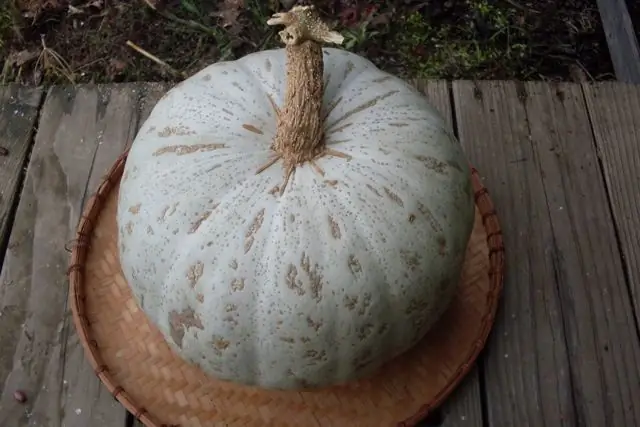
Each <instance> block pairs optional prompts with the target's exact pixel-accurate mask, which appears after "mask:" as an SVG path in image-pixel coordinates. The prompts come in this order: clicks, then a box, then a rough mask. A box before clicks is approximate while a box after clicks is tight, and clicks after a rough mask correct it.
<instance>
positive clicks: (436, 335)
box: [69, 153, 504, 427]
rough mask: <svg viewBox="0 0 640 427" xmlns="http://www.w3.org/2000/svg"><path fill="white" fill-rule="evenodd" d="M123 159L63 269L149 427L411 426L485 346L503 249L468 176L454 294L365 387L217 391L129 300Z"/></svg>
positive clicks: (90, 345) (90, 346) (227, 387)
mask: <svg viewBox="0 0 640 427" xmlns="http://www.w3.org/2000/svg"><path fill="white" fill-rule="evenodd" d="M125 161H126V153H125V154H123V155H122V156H121V157H120V158H119V159H118V160H117V161H116V163H115V164H114V166H113V167H112V169H111V170H110V171H109V173H108V174H107V176H106V178H105V179H104V180H103V182H102V183H101V185H100V187H99V188H98V191H97V193H96V194H95V195H94V196H93V197H92V198H91V200H90V201H89V202H88V203H87V206H86V209H85V211H84V213H83V216H82V219H81V220H80V224H79V226H78V230H77V235H76V240H75V244H74V247H73V249H72V254H71V261H70V267H69V281H70V298H71V309H72V312H73V320H74V323H75V326H76V330H77V333H78V335H79V337H80V340H81V342H82V344H83V346H84V349H85V352H86V355H87V358H88V359H89V362H90V363H91V365H92V366H93V369H94V370H95V372H96V375H97V376H98V378H100V380H101V381H102V383H103V384H104V385H105V386H106V387H107V389H108V390H109V392H110V393H112V394H113V395H114V396H115V398H117V399H118V401H120V402H121V403H122V405H124V407H125V408H126V409H127V410H129V411H130V412H131V413H133V414H134V415H135V416H136V417H137V418H138V419H140V420H141V421H142V422H143V423H144V424H145V425H146V426H149V427H161V426H176V425H177V426H181V427H186V426H216V427H217V426H226V427H232V426H234V427H235V426H260V427H267V426H274V427H287V426H296V427H298V426H304V427H307V426H309V427H312V426H315V427H325V426H331V427H339V426H345V427H346V426H348V427H357V426H363V427H376V426H412V425H415V424H416V423H417V422H418V421H420V420H421V419H423V418H424V417H425V416H427V415H428V414H429V413H430V412H431V411H432V410H433V409H434V408H435V407H437V406H438V405H440V404H441V403H442V402H443V400H444V399H445V398H446V397H447V396H448V395H449V394H450V393H451V392H452V391H453V389H454V388H455V387H456V386H457V385H458V384H459V383H460V381H461V380H462V378H463V377H464V376H465V375H466V373H467V372H468V371H469V370H470V368H471V367H472V365H473V362H474V361H475V359H476V357H477V355H478V353H479V352H480V350H481V349H482V347H483V346H484V343H485V341H486V339H487V336H488V335H489V331H490V329H491V326H492V324H493V320H494V316H495V312H496V308H497V304H498V299H499V295H500V292H501V290H502V279H503V269H504V266H503V265H504V248H503V242H502V234H501V231H500V227H499V224H498V220H497V217H496V214H495V211H494V209H493V204H492V202H491V199H490V198H489V195H488V193H487V190H486V189H485V188H484V187H483V185H482V183H481V181H480V178H479V176H478V173H477V171H476V170H475V169H474V170H473V175H472V176H473V186H474V191H475V200H476V218H475V226H474V230H473V233H472V236H471V240H470V243H469V247H468V250H467V258H466V261H465V266H464V271H463V274H462V278H461V283H460V286H459V288H458V293H457V295H456V298H455V299H454V301H453V303H452V305H451V307H450V308H449V309H448V311H447V312H446V313H445V314H444V316H443V317H442V319H441V320H440V321H439V322H438V324H436V326H435V327H434V328H433V329H432V332H430V333H429V334H428V336H427V337H426V338H425V340H424V343H425V344H426V343H427V342H428V343H429V345H428V346H427V345H423V344H418V345H417V346H416V347H415V348H413V349H412V350H410V351H409V352H408V353H406V354H404V355H402V356H400V357H399V358H397V359H395V360H393V361H391V362H390V363H388V364H387V365H386V366H384V367H383V368H382V369H381V370H380V371H379V372H378V373H377V374H376V375H375V376H374V377H372V378H369V379H366V380H360V381H357V382H353V383H350V384H348V385H343V386H336V387H331V388H326V389H322V390H315V391H305V392H293V391H265V390H260V389H255V388H250V387H246V386H239V385H234V384H230V383H227V382H221V381H218V380H215V379H212V378H209V377H207V376H205V375H204V373H203V372H202V371H200V370H199V368H197V367H195V366H192V365H189V364H187V363H185V362H183V361H182V360H181V359H180V358H179V357H178V356H177V355H175V354H174V353H173V352H172V351H171V350H170V348H169V346H168V344H166V343H165V341H164V339H163V337H162V336H161V334H160V332H159V331H158V330H157V329H156V328H155V327H154V326H153V325H152V324H151V323H150V322H149V321H148V320H147V318H146V317H145V315H144V313H143V312H142V311H141V310H140V309H139V307H138V306H137V304H136V303H135V301H134V298H133V295H132V294H131V291H130V289H129V286H128V284H127V282H126V280H125V278H124V277H123V275H122V272H121V269H120V264H119V261H118V251H117V227H116V206H117V194H118V189H119V183H120V178H121V175H122V173H123V169H124V164H125Z"/></svg>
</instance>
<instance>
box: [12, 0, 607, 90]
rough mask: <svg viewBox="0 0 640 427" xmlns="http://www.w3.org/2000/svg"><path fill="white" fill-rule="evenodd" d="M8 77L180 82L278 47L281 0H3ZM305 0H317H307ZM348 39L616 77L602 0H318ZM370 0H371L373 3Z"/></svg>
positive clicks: (528, 72)
mask: <svg viewBox="0 0 640 427" xmlns="http://www.w3.org/2000/svg"><path fill="white" fill-rule="evenodd" d="M1 3H2V5H0V65H3V68H2V71H1V72H0V83H3V82H4V83H8V82H15V81H18V82H22V83H26V84H42V83H59V82H64V81H67V82H96V83H104V82H124V81H162V80H164V81H178V80H182V79H183V78H184V77H186V76H188V75H190V74H192V73H194V72H195V71H197V70H199V69H201V68H203V67H204V66H206V65H208V64H210V63H212V62H214V61H218V60H225V59H233V58H237V57H239V56H242V55H245V54H247V53H249V52H254V51H257V50H262V49H267V48H274V47H280V44H279V42H278V38H277V37H276V33H277V31H278V29H274V28H272V27H269V26H267V25H266V21H267V19H268V18H269V16H271V14H272V13H274V12H275V11H281V10H282V9H283V7H284V6H283V5H286V6H289V5H291V4H292V3H296V2H295V1H278V0H217V1H212V0H77V1H74V0H4V1H3V2H1ZM298 3H299V4H308V3H309V2H308V1H299V2H298ZM313 3H314V4H315V5H316V6H317V7H318V8H319V9H320V10H321V11H322V13H323V15H324V16H325V17H327V18H328V19H329V21H330V22H331V23H332V24H333V25H334V27H335V28H336V29H337V30H339V31H340V32H341V33H342V34H343V35H345V37H346V41H345V44H344V45H343V47H344V48H346V49H349V50H351V51H353V52H357V53H359V54H361V55H363V56H365V57H367V58H369V59H370V60H372V61H373V62H374V63H376V64H377V65H378V66H379V67H381V68H383V69H385V70H387V71H391V72H394V73H396V74H398V75H400V76H403V77H425V78H443V79H521V80H540V79H543V80H585V79H586V80H605V79H612V78H613V71H612V65H611V61H610V58H609V54H608V50H607V45H606V41H605V38H604V33H603V30H602V26H601V23H600V18H599V15H598V11H597V6H596V0H431V1H418V0H387V1H361V0H316V1H314V2H313ZM372 5H373V6H372Z"/></svg>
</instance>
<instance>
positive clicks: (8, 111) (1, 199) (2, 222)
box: [0, 85, 42, 375]
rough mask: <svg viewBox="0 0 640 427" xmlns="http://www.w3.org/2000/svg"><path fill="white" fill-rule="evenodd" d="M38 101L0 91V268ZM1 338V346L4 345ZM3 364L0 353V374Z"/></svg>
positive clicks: (21, 91)
mask: <svg viewBox="0 0 640 427" xmlns="http://www.w3.org/2000/svg"><path fill="white" fill-rule="evenodd" d="M41 99H42V90H41V89H40V88H25V87H21V86H18V85H11V86H3V87H0V268H1V267H2V259H3V257H4V252H5V250H6V247H7V241H8V240H9V231H10V226H11V224H10V222H11V221H10V219H11V213H12V212H13V209H14V205H15V202H16V200H17V197H18V194H17V192H18V189H19V184H20V176H21V172H22V169H23V167H24V163H25V160H26V157H27V154H28V152H29V148H30V145H31V140H32V135H33V130H34V126H35V124H36V121H37V118H38V111H39V107H40V100H41ZM1 334H2V332H0V343H1V342H4V340H3V339H2V338H3V337H2V335H1ZM6 363H7V361H5V360H3V359H2V353H1V352H0V372H2V371H1V370H2V369H3V367H5V366H6ZM5 369H6V368H5ZM0 375H1V373H0Z"/></svg>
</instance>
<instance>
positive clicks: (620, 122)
mask: <svg viewBox="0 0 640 427" xmlns="http://www.w3.org/2000/svg"><path fill="white" fill-rule="evenodd" d="M582 87H583V90H584V94H585V98H586V102H587V107H588V110H589V115H590V117H591V123H592V126H593V132H594V135H595V141H596V146H597V148H598V155H599V157H600V160H601V162H602V168H603V171H604V176H605V181H606V183H607V190H608V194H609V199H610V202H611V207H612V211H613V217H614V219H615V222H616V225H617V229H618V239H619V242H620V245H621V247H622V252H623V255H624V260H623V261H624V265H625V268H626V271H627V279H628V280H627V281H628V284H629V286H630V288H631V289H630V291H631V294H632V296H633V302H634V307H635V313H636V322H638V318H639V317H640V86H636V85H626V84H615V83H611V82H606V83H604V82H603V83H598V84H594V85H588V84H585V85H583V86H582ZM637 326H638V328H640V323H638V324H637Z"/></svg>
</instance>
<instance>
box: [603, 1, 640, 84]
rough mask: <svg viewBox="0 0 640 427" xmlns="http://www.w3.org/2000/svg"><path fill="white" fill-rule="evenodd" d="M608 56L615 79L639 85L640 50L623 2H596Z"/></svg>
mask: <svg viewBox="0 0 640 427" xmlns="http://www.w3.org/2000/svg"><path fill="white" fill-rule="evenodd" d="M598 11H599V12H600V20H601V21H602V27H603V28H604V33H605V37H606V39H607V45H608V47H609V55H610V56H611V62H613V69H614V71H615V73H616V78H617V79H618V80H619V81H621V82H624V83H640V49H639V48H638V40H637V39H636V35H635V30H634V28H633V22H632V21H631V16H629V10H628V9H627V5H626V1H625V0H598Z"/></svg>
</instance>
